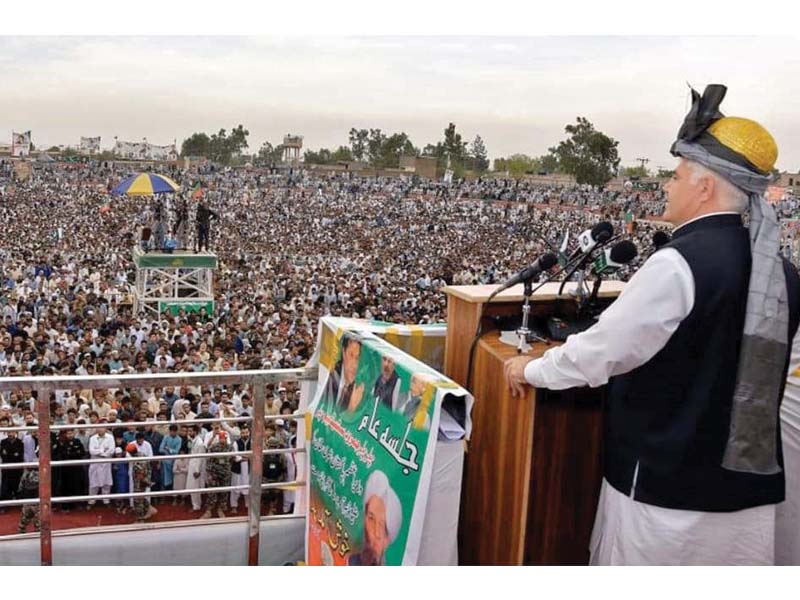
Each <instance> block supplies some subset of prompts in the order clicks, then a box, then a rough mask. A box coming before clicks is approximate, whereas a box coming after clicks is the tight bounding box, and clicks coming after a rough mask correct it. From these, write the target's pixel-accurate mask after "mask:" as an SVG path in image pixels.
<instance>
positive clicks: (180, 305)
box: [158, 300, 214, 316]
mask: <svg viewBox="0 0 800 600" xmlns="http://www.w3.org/2000/svg"><path fill="white" fill-rule="evenodd" d="M201 308H205V309H206V314H207V315H212V314H213V313H214V301H213V300H169V301H167V302H159V303H158V312H159V313H163V312H164V311H165V310H168V311H169V312H170V314H171V315H173V316H175V315H177V314H178V313H179V312H180V311H181V309H183V310H185V311H186V312H187V313H190V312H195V313H199V312H200V309H201Z"/></svg>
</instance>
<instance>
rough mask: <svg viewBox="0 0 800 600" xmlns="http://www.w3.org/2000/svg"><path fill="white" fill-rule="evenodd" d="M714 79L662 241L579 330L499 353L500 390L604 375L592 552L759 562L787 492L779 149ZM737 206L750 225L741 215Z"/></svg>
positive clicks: (785, 285) (606, 559) (683, 152)
mask: <svg viewBox="0 0 800 600" xmlns="http://www.w3.org/2000/svg"><path fill="white" fill-rule="evenodd" d="M725 91H726V88H725V87H724V86H721V85H711V86H708V87H707V88H706V90H705V93H704V94H703V96H702V97H701V96H700V95H699V94H698V93H697V92H695V91H693V92H692V96H693V105H692V109H691V111H690V112H689V114H688V115H687V117H686V119H685V121H684V123H683V126H682V127H681V129H680V131H679V132H678V139H677V141H676V142H675V143H674V144H673V146H672V149H671V152H672V154H673V155H675V156H677V157H680V158H681V161H680V163H679V165H678V167H677V169H676V171H675V175H674V176H673V178H672V179H671V180H670V182H669V183H668V184H667V185H666V187H665V189H666V192H667V197H668V199H667V205H666V210H665V212H664V215H663V218H664V220H666V221H669V222H671V223H672V224H673V225H675V231H674V233H673V238H672V241H671V242H670V243H668V244H666V245H665V246H663V247H662V248H661V249H659V250H658V251H657V252H655V253H654V254H653V256H652V257H651V258H650V259H649V260H648V261H647V262H646V263H645V264H644V265H643V266H642V268H641V269H640V270H639V271H638V272H637V273H636V275H634V277H633V278H632V279H631V280H630V282H629V283H628V284H627V286H626V288H625V291H624V292H623V293H622V294H621V295H620V296H619V298H618V299H617V300H616V301H615V302H614V303H613V304H612V305H611V306H610V307H609V308H608V309H607V310H606V311H605V312H604V313H603V314H602V316H601V317H600V319H599V321H598V323H597V324H596V325H595V326H594V327H592V328H591V329H589V330H587V331H585V332H583V333H581V334H578V335H574V336H571V337H570V338H569V339H568V340H567V342H566V343H565V344H563V345H562V346H560V347H558V348H554V349H552V350H550V351H548V352H546V353H545V354H544V356H542V358H540V359H538V360H531V359H529V358H526V357H516V358H513V359H511V360H509V361H508V362H507V363H506V366H505V371H506V378H507V381H508V384H509V386H510V387H511V389H512V392H513V393H514V394H515V395H517V394H520V395H521V394H522V393H523V392H524V389H523V386H524V385H525V384H530V385H533V386H536V387H542V388H549V389H566V388H572V387H579V386H585V385H589V386H592V387H596V386H600V385H603V384H605V383H607V382H608V384H609V385H608V402H607V408H606V411H607V413H606V415H605V417H606V418H605V466H604V468H605V471H604V480H603V484H602V488H601V491H600V501H599V505H598V508H597V515H596V518H595V526H594V531H593V533H592V540H591V545H590V551H591V557H592V559H591V561H592V564H651V565H653V564H659V565H660V564H669V565H677V564H700V565H718V564H743V565H748V564H771V563H773V562H774V552H775V548H774V545H775V510H776V504H778V503H779V502H781V501H783V499H784V470H783V456H782V450H781V436H780V428H779V418H778V411H779V405H780V399H781V395H782V388H783V385H784V382H785V381H786V373H787V369H788V360H789V348H790V347H791V341H792V338H793V337H794V334H795V332H796V331H797V326H798V317H800V278H799V277H798V274H797V271H796V270H795V268H794V267H793V266H792V265H791V264H790V263H789V262H787V261H784V260H783V259H782V258H781V257H780V256H779V254H778V251H779V237H780V229H779V225H778V222H777V218H776V215H775V211H774V210H773V208H772V207H771V206H769V205H768V204H767V203H766V201H765V200H764V198H763V194H764V191H765V190H766V188H767V185H768V183H769V182H770V181H771V172H772V169H773V167H774V165H775V161H776V159H777V154H778V150H777V146H776V144H775V141H774V140H773V138H772V136H771V135H770V134H769V133H768V132H767V131H766V130H765V129H764V128H763V127H762V126H761V125H759V124H758V123H756V122H754V121H750V120H748V119H742V118H738V117H724V116H723V115H722V114H721V113H720V112H719V109H718V107H719V104H720V103H721V102H722V99H723V97H724V96H725ZM748 205H749V208H750V225H749V231H748V229H747V228H745V227H744V226H743V225H742V219H741V214H742V213H744V212H745V210H746V209H747V208H748Z"/></svg>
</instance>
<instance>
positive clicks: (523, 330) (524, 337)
mask: <svg viewBox="0 0 800 600" xmlns="http://www.w3.org/2000/svg"><path fill="white" fill-rule="evenodd" d="M522 295H523V296H524V297H525V302H523V304H522V325H520V327H519V329H517V338H518V343H517V354H522V350H523V349H524V347H525V344H527V343H528V341H533V342H544V343H545V344H549V343H550V341H549V340H547V339H545V338H543V337H541V336H539V335H537V334H535V333H534V332H532V331H531V330H530V329H528V321H529V318H530V314H531V302H530V300H531V296H532V295H533V284H532V283H531V281H530V279H528V280H526V281H525V283H524V288H523V292H522Z"/></svg>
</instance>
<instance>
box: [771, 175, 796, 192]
mask: <svg viewBox="0 0 800 600" xmlns="http://www.w3.org/2000/svg"><path fill="white" fill-rule="evenodd" d="M773 185H776V186H779V187H782V188H786V190H787V191H791V192H792V194H794V195H795V196H798V195H800V173H789V172H784V173H781V174H780V176H779V177H778V180H777V181H776V182H775V183H774V184H773Z"/></svg>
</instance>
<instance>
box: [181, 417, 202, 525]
mask: <svg viewBox="0 0 800 600" xmlns="http://www.w3.org/2000/svg"><path fill="white" fill-rule="evenodd" d="M188 433H189V455H190V456H191V455H193V454H205V452H206V446H205V444H204V443H203V436H201V435H200V426H199V425H192V426H191V427H189V432H188ZM205 486H206V459H205V458H203V457H202V456H201V457H198V458H189V472H188V473H187V475H186V489H187V490H198V489H203V488H204V487H205ZM191 498H192V510H201V509H202V508H203V498H202V494H198V493H194V494H191Z"/></svg>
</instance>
